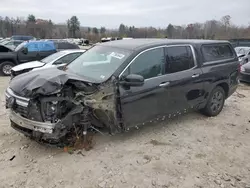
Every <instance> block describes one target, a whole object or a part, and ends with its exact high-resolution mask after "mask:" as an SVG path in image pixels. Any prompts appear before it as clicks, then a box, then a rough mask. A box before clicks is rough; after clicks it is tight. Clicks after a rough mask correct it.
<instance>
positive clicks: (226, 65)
mask: <svg viewBox="0 0 250 188" xmlns="http://www.w3.org/2000/svg"><path fill="white" fill-rule="evenodd" d="M239 68H240V66H239V62H238V58H237V55H236V53H235V51H234V49H233V47H232V46H231V44H230V43H229V42H227V41H213V40H176V39H173V40H171V39H133V40H116V41H112V42H105V43H100V44H97V45H95V46H93V47H92V48H90V49H89V50H87V51H86V52H85V53H83V54H82V55H81V56H80V57H78V58H77V59H75V60H74V61H73V62H71V63H70V64H68V65H67V66H66V67H65V68H64V69H58V68H48V69H43V70H39V71H31V72H28V73H24V74H21V75H19V76H17V77H15V78H14V79H13V80H11V82H10V85H9V87H8V88H7V90H6V93H5V96H6V108H8V109H9V111H10V114H9V117H10V122H11V126H12V127H13V128H14V129H16V130H17V131H19V132H21V133H23V134H25V135H26V136H29V137H31V138H33V139H35V140H37V141H39V142H45V143H50V144H58V143H68V142H70V141H71V142H73V141H72V140H74V141H76V140H77V139H78V138H84V143H85V142H86V141H87V135H88V133H90V132H89V131H91V130H96V131H97V132H103V131H104V130H105V129H106V130H108V131H109V133H110V134H112V135H113V134H116V133H121V132H124V131H128V130H129V129H130V128H132V127H137V126H140V125H144V124H150V123H152V122H155V121H163V120H166V119H168V118H172V117H175V116H177V115H180V114H184V113H187V112H189V111H192V110H200V111H201V112H202V113H203V114H205V115H207V116H216V115H218V114H219V113H220V112H221V111H222V108H223V106H224V101H225V100H226V99H227V98H228V97H229V96H231V95H232V93H233V92H235V91H236V89H237V85H238V76H239ZM73 138H75V139H73Z"/></svg>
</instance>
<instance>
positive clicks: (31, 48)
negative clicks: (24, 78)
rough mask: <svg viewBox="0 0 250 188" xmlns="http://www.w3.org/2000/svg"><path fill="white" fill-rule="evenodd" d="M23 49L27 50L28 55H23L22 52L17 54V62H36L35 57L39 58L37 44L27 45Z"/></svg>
mask: <svg viewBox="0 0 250 188" xmlns="http://www.w3.org/2000/svg"><path fill="white" fill-rule="evenodd" d="M25 47H26V48H27V49H28V53H27V54H25V53H23V51H22V50H19V52H18V60H19V62H20V63H25V62H29V61H35V60H38V59H37V57H38V56H39V49H38V44H37V43H32V42H31V43H27V44H26V45H25Z"/></svg>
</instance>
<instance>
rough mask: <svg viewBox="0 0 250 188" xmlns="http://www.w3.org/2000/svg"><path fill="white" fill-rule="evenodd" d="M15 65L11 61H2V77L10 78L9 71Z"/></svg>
mask: <svg viewBox="0 0 250 188" xmlns="http://www.w3.org/2000/svg"><path fill="white" fill-rule="evenodd" d="M14 66H15V64H14V63H12V62H11V61H4V62H2V63H1V64H0V71H1V74H2V75H4V76H10V75H11V69H12V67H14Z"/></svg>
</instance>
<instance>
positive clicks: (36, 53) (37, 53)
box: [0, 40, 79, 76]
mask: <svg viewBox="0 0 250 188" xmlns="http://www.w3.org/2000/svg"><path fill="white" fill-rule="evenodd" d="M66 49H79V46H77V45H74V44H70V43H68V42H59V41H51V40H39V41H28V42H23V43H21V44H20V45H18V46H17V47H16V48H15V49H14V50H12V49H10V48H8V47H6V46H3V45H0V73H1V74H2V75H5V76H9V75H10V74H11V68H12V67H13V66H15V65H18V64H21V63H26V62H29V61H39V60H41V59H43V58H45V57H47V56H49V55H51V54H53V53H55V52H57V51H59V50H66Z"/></svg>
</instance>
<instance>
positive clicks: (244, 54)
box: [234, 46, 250, 65]
mask: <svg viewBox="0 0 250 188" xmlns="http://www.w3.org/2000/svg"><path fill="white" fill-rule="evenodd" d="M234 49H235V51H236V53H237V56H238V58H239V61H240V64H241V65H244V64H246V63H248V62H249V61H250V47H245V46H238V47H235V48H234Z"/></svg>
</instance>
